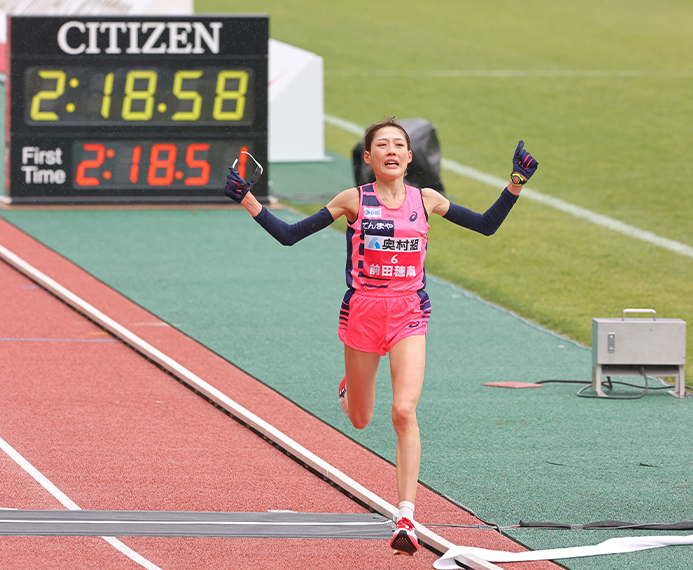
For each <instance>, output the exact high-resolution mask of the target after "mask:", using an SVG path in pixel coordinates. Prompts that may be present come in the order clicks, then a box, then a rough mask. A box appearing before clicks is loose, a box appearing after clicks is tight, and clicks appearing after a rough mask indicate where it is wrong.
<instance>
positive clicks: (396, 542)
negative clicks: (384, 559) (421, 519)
mask: <svg viewBox="0 0 693 570" xmlns="http://www.w3.org/2000/svg"><path fill="white" fill-rule="evenodd" d="M390 546H391V547H392V548H394V549H395V550H397V551H399V552H403V553H405V554H408V555H409V556H411V555H412V554H415V553H416V552H418V550H419V541H418V540H417V539H416V534H414V523H413V522H411V521H410V520H409V519H408V518H406V517H402V518H401V519H399V520H398V521H397V526H395V534H394V535H393V537H392V540H391V541H390Z"/></svg>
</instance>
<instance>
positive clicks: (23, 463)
mask: <svg viewBox="0 0 693 570" xmlns="http://www.w3.org/2000/svg"><path fill="white" fill-rule="evenodd" d="M0 448H1V449H2V450H3V451H4V452H5V453H7V455H9V456H10V457H11V458H12V459H13V460H14V461H15V463H17V465H19V466H20V467H21V468H22V469H24V471H26V472H27V473H28V474H29V475H31V476H32V477H33V478H34V480H36V481H37V482H38V483H39V484H40V485H41V486H42V487H43V488H44V489H45V490H46V491H48V492H49V493H50V494H51V495H53V496H54V497H55V498H56V499H58V501H60V503H62V505H63V506H64V507H65V508H66V509H68V510H70V511H81V510H82V509H80V508H79V506H78V505H77V503H75V502H74V501H73V500H72V499H70V497H68V496H67V495H66V494H65V493H63V492H62V491H61V490H60V489H58V488H57V487H56V486H55V485H54V484H53V483H51V481H50V480H49V479H48V478H47V477H46V476H45V475H44V474H43V473H41V472H40V471H39V470H38V469H36V468H35V467H34V466H33V465H32V464H31V463H29V462H28V461H27V460H26V459H24V457H23V456H22V455H21V454H20V453H19V452H18V451H17V450H15V449H14V448H13V447H12V446H11V445H10V444H9V443H7V442H6V441H5V440H4V439H2V438H1V437H0ZM101 538H103V539H104V540H105V541H106V542H108V544H110V545H111V546H113V548H115V549H116V550H118V551H119V552H121V553H122V554H124V555H125V556H127V557H128V558H129V559H130V560H132V561H134V562H137V564H139V565H140V566H142V567H143V568H146V569H147V570H161V568H159V567H158V566H157V565H156V564H154V563H152V562H150V561H149V560H147V559H146V558H144V557H143V556H142V555H141V554H138V553H137V552H135V551H134V550H132V548H130V547H129V546H127V545H125V544H123V543H122V542H121V541H120V540H118V539H117V538H114V537H112V536H102V537H101Z"/></svg>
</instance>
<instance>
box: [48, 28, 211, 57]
mask: <svg viewBox="0 0 693 570" xmlns="http://www.w3.org/2000/svg"><path fill="white" fill-rule="evenodd" d="M221 27H222V23H221V22H207V23H205V22H149V21H146V22H132V21H129V22H80V21H79V20H71V21H69V22H65V23H64V24H63V25H62V26H60V29H59V30H58V47H60V49H61V50H62V51H63V52H65V53H66V54H69V55H78V54H98V53H107V54H119V53H126V54H186V53H192V54H204V53H215V54H216V53H219V30H220V29H221ZM104 45H105V49H103V50H102V47H104Z"/></svg>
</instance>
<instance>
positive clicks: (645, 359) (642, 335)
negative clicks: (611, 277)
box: [592, 309, 686, 397]
mask: <svg viewBox="0 0 693 570" xmlns="http://www.w3.org/2000/svg"><path fill="white" fill-rule="evenodd" d="M629 313H631V314H633V313H640V314H642V313H649V314H651V315H652V316H651V317H649V318H626V315H627V314H629ZM685 363H686V322H685V321H683V320H681V319H658V318H657V314H656V312H655V311H654V310H652V309H626V310H624V311H623V314H622V315H621V318H620V319H592V385H593V387H594V388H595V390H597V393H598V394H599V395H600V396H601V395H604V394H603V392H602V391H601V376H602V374H604V375H613V376H618V375H621V376H622V375H638V374H640V372H639V368H640V367H649V371H648V373H651V374H657V375H661V376H677V381H676V389H675V392H676V393H675V395H676V396H679V397H685V384H684V383H683V382H684V376H683V365H684V364H685Z"/></svg>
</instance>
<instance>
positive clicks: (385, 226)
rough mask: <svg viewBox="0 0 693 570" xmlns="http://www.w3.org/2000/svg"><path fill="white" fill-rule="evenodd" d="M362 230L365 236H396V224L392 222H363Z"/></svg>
mask: <svg viewBox="0 0 693 570" xmlns="http://www.w3.org/2000/svg"><path fill="white" fill-rule="evenodd" d="M361 230H362V231H363V233H364V234H369V235H377V236H393V235H395V222H394V221H392V220H363V221H362V222H361Z"/></svg>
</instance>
